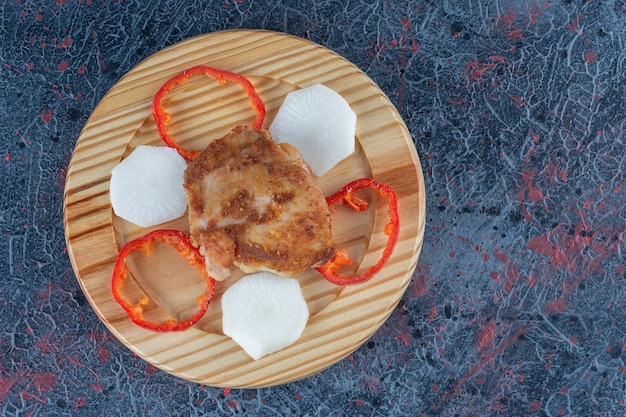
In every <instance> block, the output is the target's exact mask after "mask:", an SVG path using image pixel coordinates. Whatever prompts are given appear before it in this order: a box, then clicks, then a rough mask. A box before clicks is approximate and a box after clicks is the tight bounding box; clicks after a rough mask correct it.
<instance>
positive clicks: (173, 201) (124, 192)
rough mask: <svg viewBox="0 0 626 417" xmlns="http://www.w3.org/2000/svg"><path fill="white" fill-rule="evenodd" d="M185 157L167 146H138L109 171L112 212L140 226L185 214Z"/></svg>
mask: <svg viewBox="0 0 626 417" xmlns="http://www.w3.org/2000/svg"><path fill="white" fill-rule="evenodd" d="M186 168H187V162H186V161H185V159H184V158H183V157H182V156H180V155H179V154H178V152H176V150H174V149H172V148H169V147H166V146H146V145H140V146H137V148H135V150H134V151H133V152H132V153H131V154H130V155H129V156H128V157H126V158H125V159H124V160H123V161H122V162H120V163H119V164H118V165H117V166H116V167H115V168H113V170H111V183H110V186H109V195H110V198H111V206H112V207H113V211H114V213H115V214H116V215H117V216H119V217H121V218H123V219H124V220H128V221H129V222H132V223H134V224H136V225H138V226H141V227H150V226H154V225H157V224H161V223H165V222H168V221H170V220H174V219H177V218H179V217H181V216H182V215H183V214H185V210H186V209H187V195H186V193H185V188H184V187H183V173H184V172H185V169H186Z"/></svg>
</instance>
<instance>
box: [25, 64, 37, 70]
mask: <svg viewBox="0 0 626 417" xmlns="http://www.w3.org/2000/svg"><path fill="white" fill-rule="evenodd" d="M34 68H35V64H33V63H32V62H28V63H27V64H26V69H27V70H29V71H32V70H33V69H34Z"/></svg>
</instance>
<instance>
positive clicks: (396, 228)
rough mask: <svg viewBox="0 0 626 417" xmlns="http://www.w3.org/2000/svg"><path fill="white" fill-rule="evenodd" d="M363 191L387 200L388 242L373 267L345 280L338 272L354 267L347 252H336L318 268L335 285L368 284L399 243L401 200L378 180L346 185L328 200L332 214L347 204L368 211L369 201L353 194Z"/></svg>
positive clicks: (360, 181) (362, 180)
mask: <svg viewBox="0 0 626 417" xmlns="http://www.w3.org/2000/svg"><path fill="white" fill-rule="evenodd" d="M363 188H371V189H373V190H374V191H376V192H377V193H378V194H379V195H380V196H382V197H386V198H387V200H388V205H387V211H388V213H389V223H387V224H386V225H385V229H384V232H385V234H386V235H387V243H386V244H385V248H384V249H383V253H382V255H381V257H380V259H379V260H378V262H376V264H374V265H373V266H371V267H370V268H368V269H367V270H365V271H363V272H362V273H361V274H359V275H357V276H349V277H344V276H342V275H340V274H339V272H338V270H339V268H341V267H342V266H349V265H352V263H353V262H352V260H351V259H350V257H349V256H348V254H347V252H346V250H345V249H339V250H337V251H336V252H335V253H334V254H333V256H332V257H331V259H330V260H329V261H328V262H326V263H325V264H324V265H321V266H318V267H315V270H316V271H318V272H319V273H320V274H322V276H323V277H324V278H326V280H328V281H330V282H332V283H333V284H336V285H342V286H344V285H352V284H358V283H362V282H365V281H367V280H369V279H370V278H372V277H373V276H374V275H375V274H376V273H377V272H378V271H380V269H381V268H382V267H383V265H385V263H387V261H388V260H389V258H390V256H391V253H392V252H393V249H394V247H395V246H396V242H397V241H398V234H399V232H400V221H399V218H398V199H397V197H396V193H395V191H394V190H393V189H392V188H391V187H389V186H387V185H384V184H381V183H379V182H377V181H375V180H374V179H372V178H361V179H358V180H354V181H352V182H350V183H348V184H346V185H345V186H344V187H343V188H341V189H340V190H339V191H337V192H336V193H335V194H332V195H330V196H328V197H326V203H327V204H328V207H329V208H330V210H331V212H332V211H333V210H334V209H335V207H336V206H339V205H342V204H344V203H345V204H347V205H348V206H350V207H352V208H353V209H354V210H357V211H365V209H367V202H366V201H364V200H362V199H360V198H359V197H357V196H355V195H354V193H355V192H356V191H358V190H360V189H363Z"/></svg>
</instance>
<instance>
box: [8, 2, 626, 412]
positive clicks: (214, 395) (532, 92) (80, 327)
mask: <svg viewBox="0 0 626 417" xmlns="http://www.w3.org/2000/svg"><path fill="white" fill-rule="evenodd" d="M231 28H263V29H270V30H276V31H281V32H286V33H290V34H294V35H297V36H301V37H303V38H307V39H310V40H313V41H315V42H318V43H320V44H322V45H324V46H326V47H328V48H330V49H331V50H334V51H336V52H338V53H339V54H341V55H342V56H344V57H345V58H347V59H348V60H350V61H352V62H353V63H354V64H356V65H357V66H358V67H360V68H361V69H362V70H363V71H365V72H366V73H367V74H368V75H369V76H370V77H371V78H372V79H373V80H374V81H375V82H377V83H378V84H379V85H380V87H381V88H382V89H383V90H384V91H385V92H386V93H387V94H388V95H389V97H390V98H391V100H392V101H393V103H394V104H395V105H396V107H397V108H398V110H399V111H400V113H401V115H402V116H403V118H404V120H405V121H406V124H407V126H408V127H409V129H410V131H411V133H412V135H413V138H414V140H415V144H416V147H417V150H418V152H419V154H420V157H421V161H422V165H423V169H424V176H425V180H426V187H427V219H426V221H427V228H426V235H425V240H424V247H423V250H422V255H421V257H420V262H419V265H418V267H417V269H416V271H415V274H414V276H413V280H412V282H411V284H410V285H409V288H408V290H407V292H406V293H405V295H404V297H403V299H402V301H401V304H400V306H399V307H398V308H397V309H396V310H395V311H394V313H393V314H392V316H391V318H390V319H389V320H388V321H387V323H386V324H385V325H383V327H382V328H381V329H380V330H379V331H378V332H377V333H376V334H375V335H374V336H373V337H372V338H371V340H370V341H368V342H367V343H366V344H365V345H363V346H362V347H361V348H360V349H359V350H357V351H356V352H355V353H354V354H352V355H350V356H349V357H347V358H346V359H344V360H342V361H340V362H339V363H338V364H336V365H335V366H333V367H331V368H330V369H328V370H326V371H323V372H321V373H319V374H317V375H314V376H313V377H310V378H307V379H304V380H301V381H298V382H295V383H292V384H288V385H284V386H279V387H274V388H266V389H258V390H235V389H233V390H228V389H219V388H213V387H207V386H200V385H197V384H194V383H190V382H186V381H183V380H180V379H178V378H176V377H173V376H171V375H169V374H167V373H164V372H162V371H160V370H157V369H156V368H154V367H153V366H151V365H149V364H147V363H146V362H144V361H143V360H141V359H139V358H137V357H136V356H134V355H133V354H132V353H131V352H130V351H129V350H128V349H126V348H125V347H124V346H123V345H122V344H121V343H119V342H118V341H117V339H115V338H114V337H113V336H112V335H110V334H109V333H108V332H107V330H106V329H105V327H104V326H103V325H102V324H101V323H100V321H99V320H98V318H97V317H96V315H95V313H94V312H93V311H92V309H91V307H90V306H89V304H88V303H87V302H86V299H85V297H84V296H83V294H82V292H81V290H80V288H79V286H78V283H77V281H76V279H75V277H74V274H73V271H72V268H71V266H70V262H69V259H68V256H67V254H66V246H65V240H64V235H63V221H62V200H63V187H64V181H65V171H66V168H67V165H68V162H69V160H70V156H71V152H72V149H73V146H74V144H75V142H76V140H77V138H78V135H79V133H80V131H81V129H82V127H83V126H84V124H85V122H86V120H87V117H88V116H89V115H90V113H91V112H92V110H93V109H94V107H95V106H96V104H97V103H98V102H99V100H100V99H101V98H102V97H103V95H104V94H105V93H106V92H107V91H108V90H109V88H111V87H112V86H113V85H114V84H115V82H116V81H117V80H118V79H119V78H120V77H121V76H122V75H124V74H125V73H126V72H127V71H129V70H130V69H131V68H133V67H134V66H135V65H136V64H138V63H139V62H140V61H142V60H143V59H145V58H146V57H148V56H150V55H151V54H153V53H155V52H157V51H159V50H160V49H162V48H164V47H166V46H169V45H172V44H174V43H176V42H178V41H181V40H183V39H186V38H189V37H191V36H194V35H198V34H202V33H207V32H213V31H217V30H221V29H231ZM625 66H626V2H624V1H621V0H612V1H610V0H609V1H592V0H587V1H582V0H569V1H563V0H558V1H546V0H532V1H531V0H517V1H514V0H488V1H487V0H466V1H455V0H441V1H422V0H419V1H391V0H389V1H373V0H372V1H365V0H360V1H352V0H350V1H342V2H340V1H331V0H319V1H312V0H307V1H304V0H298V1H269V2H261V1H255V0H236V1H232V0H223V1H211V2H206V1H196V2H189V1H186V0H172V1H166V0H153V1H129V0H109V1H102V0H56V1H52V0H50V1H31V0H6V1H3V2H2V4H0V138H1V140H0V155H1V156H2V157H3V159H2V160H1V162H0V181H1V183H0V189H1V193H2V194H1V196H2V197H1V199H0V206H1V209H0V230H1V232H2V235H3V237H4V239H3V243H2V244H0V259H1V263H0V266H1V268H2V269H1V270H0V277H1V279H2V281H1V282H2V284H1V285H0V410H1V412H2V413H3V414H4V415H16V416H17V415H19V416H29V415H46V416H56V415H81V416H83V415H84V416H91V415H93V416H96V415H98V416H100V415H113V416H117V415H119V416H157V415H185V416H187V415H245V416H257V415H259V416H280V415H294V416H316V415H329V416H367V415H376V416H419V417H425V416H428V417H433V416H491V415H493V416H623V415H625V414H626V403H625V401H626V364H625V361H626V302H625V299H626V294H625V292H626V290H625V287H626V286H625V284H626V278H625V271H626V246H625V241H626V233H625V230H626V207H625V203H626V190H625V189H624V180H625V179H626V152H625V151H626V133H625V131H626V122H625V118H624V114H625V108H624V107H625V99H626V88H625V85H626V68H625Z"/></svg>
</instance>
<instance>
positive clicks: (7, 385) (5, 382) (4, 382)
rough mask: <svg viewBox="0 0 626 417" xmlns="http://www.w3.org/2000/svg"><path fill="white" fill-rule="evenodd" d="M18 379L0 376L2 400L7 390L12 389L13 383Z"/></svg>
mask: <svg viewBox="0 0 626 417" xmlns="http://www.w3.org/2000/svg"><path fill="white" fill-rule="evenodd" d="M17 381H18V378H7V377H6V376H5V377H2V378H0V400H4V396H5V395H6V393H7V392H9V391H11V388H13V385H15V383H16V382H17Z"/></svg>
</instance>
